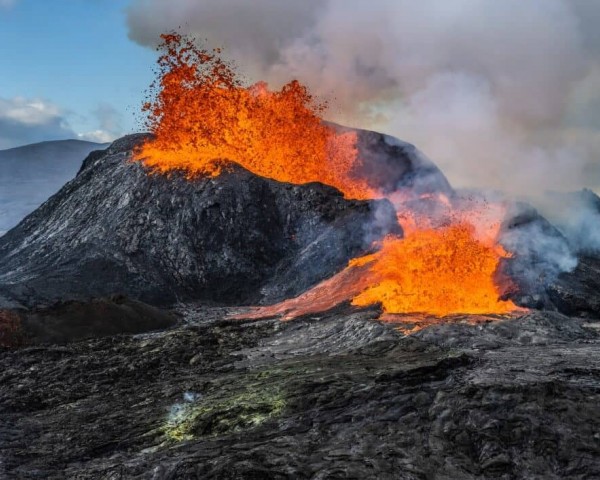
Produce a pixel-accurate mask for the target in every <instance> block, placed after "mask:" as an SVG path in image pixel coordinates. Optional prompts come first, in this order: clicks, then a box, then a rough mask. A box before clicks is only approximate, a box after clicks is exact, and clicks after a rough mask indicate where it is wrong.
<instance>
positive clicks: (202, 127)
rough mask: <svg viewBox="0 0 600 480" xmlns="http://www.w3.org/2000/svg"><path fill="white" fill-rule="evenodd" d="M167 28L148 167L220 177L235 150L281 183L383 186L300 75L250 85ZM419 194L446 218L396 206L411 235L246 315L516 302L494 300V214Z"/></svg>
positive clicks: (476, 308)
mask: <svg viewBox="0 0 600 480" xmlns="http://www.w3.org/2000/svg"><path fill="white" fill-rule="evenodd" d="M162 38H163V44H162V46H161V47H162V49H163V51H164V54H163V55H162V56H161V57H160V58H159V61H158V63H159V68H160V77H159V81H158V83H157V84H155V85H154V90H155V91H154V96H153V98H151V100H150V101H149V102H147V103H146V104H145V105H144V107H143V109H144V111H145V112H147V115H148V119H147V122H146V126H147V127H148V128H149V130H150V131H151V132H152V133H153V134H154V138H153V139H152V140H150V141H148V142H147V143H145V144H144V145H143V146H141V147H140V148H139V149H138V150H137V151H136V154H135V159H137V160H141V161H143V162H144V163H145V165H147V166H148V167H150V168H151V169H152V170H153V171H155V172H160V173H166V172H171V171H175V170H179V171H184V172H186V173H187V174H188V175H189V176H190V177H193V176H217V175H219V174H220V173H221V169H222V166H220V165H221V164H220V163H219V162H218V161H217V160H220V159H225V160H232V161H235V162H237V163H239V164H240V165H242V166H243V167H245V168H246V169H248V170H250V171H252V172H253V173H255V174H257V175H260V176H263V177H269V178H272V179H275V180H278V181H282V182H290V183H294V184H302V183H307V182H315V181H317V182H321V183H324V184H328V185H331V186H333V187H336V188H337V189H339V190H340V191H341V192H343V194H344V195H345V196H346V197H347V198H356V199H371V198H375V197H376V196H378V195H377V192H375V191H374V190H373V189H372V188H371V187H370V186H369V182H368V179H367V178H361V177H360V171H361V161H360V158H359V156H358V152H357V146H356V142H357V138H356V134H355V133H354V132H349V133H336V132H335V131H334V130H333V129H332V128H330V127H328V126H327V125H325V124H324V123H323V122H322V120H321V114H322V113H323V110H324V109H325V105H324V104H319V103H316V102H315V101H314V99H313V98H312V96H311V95H310V94H309V92H308V90H307V89H306V88H305V87H304V86H302V85H301V84H300V83H299V82H297V81H292V82H290V83H288V84H287V85H285V86H284V87H283V88H282V89H281V90H280V91H269V90H268V89H267V86H266V84H264V83H259V84H256V85H254V86H251V87H245V86H243V85H242V83H241V82H240V81H239V80H238V79H237V77H236V75H235V72H234V71H233V70H232V68H231V67H230V66H229V65H227V64H226V63H225V62H223V61H222V60H221V59H220V57H219V51H212V52H208V51H206V50H202V49H199V48H198V47H197V46H196V45H195V44H194V43H193V42H192V41H191V40H188V39H185V38H183V37H181V36H180V35H178V34H168V35H163V36H162ZM398 195H399V196H402V195H403V192H395V193H394V194H392V196H391V197H390V199H391V200H392V201H393V202H394V203H395V204H396V205H399V204H400V203H401V202H399V201H398V199H397V198H395V197H394V196H398ZM423 202H437V204H439V205H442V208H443V209H446V210H447V211H448V212H450V215H448V216H447V218H448V219H449V221H446V220H444V222H442V223H441V224H436V222H434V221H432V219H431V218H428V217H427V215H422V214H420V213H419V212H418V211H417V210H414V209H410V208H409V209H406V210H405V209H403V210H402V211H400V212H399V214H398V218H399V221H400V223H401V224H402V225H403V227H404V230H405V234H406V238H397V237H388V238H385V239H384V240H383V241H382V242H381V243H380V245H378V246H379V249H378V251H377V252H376V253H374V254H371V255H367V256H364V257H360V258H356V259H354V260H352V261H351V262H350V263H349V265H348V267H347V268H346V269H345V270H343V271H342V272H341V273H339V274H337V275H335V276H334V277H332V278H330V279H328V280H326V281H324V282H322V283H321V284H319V285H317V286H316V287H314V288H313V289H311V290H310V291H308V292H305V293H304V294H302V295H300V296H299V297H297V298H294V299H291V300H287V301H285V302H282V303H280V304H278V305H274V306H270V307H262V308H259V309H257V310H256V311H255V312H254V314H253V315H254V316H264V315H275V314H283V315H285V317H286V318H293V317H295V316H298V315H302V314H306V313H313V312H317V311H323V310H326V309H328V308H331V307H334V306H335V305H338V304H339V303H341V302H343V301H346V300H351V302H352V304H354V305H357V306H366V305H371V304H381V306H382V308H383V310H384V312H386V313H388V314H390V313H391V314H394V313H413V312H422V313H427V314H431V315H438V316H443V315H449V314H455V313H469V314H475V313H482V314H483V313H498V314H504V313H508V312H510V311H513V310H515V309H516V306H515V305H514V304H513V303H512V302H510V301H502V300H500V299H499V296H500V294H499V289H498V286H497V285H496V284H495V282H494V279H495V278H496V272H497V270H498V265H499V262H500V260H501V259H502V258H504V257H507V256H508V253H507V252H506V251H504V249H503V248H502V247H501V246H499V245H498V244H497V239H496V237H497V235H496V234H497V230H498V229H497V225H496V224H493V223H490V222H489V221H488V220H486V219H485V218H484V217H485V215H483V216H482V212H481V211H477V210H464V209H463V210H462V211H459V212H458V211H455V210H454V209H453V206H452V204H451V202H450V201H449V200H448V199H447V198H446V197H443V198H441V197H440V198H432V199H430V198H428V199H423ZM407 204H408V203H405V205H407ZM423 205H424V203H423ZM473 225H476V226H477V227H478V228H477V229H475V227H474V226H473ZM482 226H483V228H481V227H482ZM480 230H483V231H486V232H487V233H486V234H485V235H481V234H480ZM490 232H491V233H490ZM246 318H248V315H246Z"/></svg>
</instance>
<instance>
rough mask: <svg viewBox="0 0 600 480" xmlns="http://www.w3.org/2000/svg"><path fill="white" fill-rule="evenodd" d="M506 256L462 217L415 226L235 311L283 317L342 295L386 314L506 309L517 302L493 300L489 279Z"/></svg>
mask: <svg viewBox="0 0 600 480" xmlns="http://www.w3.org/2000/svg"><path fill="white" fill-rule="evenodd" d="M507 256H508V253H507V252H506V251H505V250H504V249H503V248H502V247H501V246H499V245H496V244H495V243H493V242H489V241H486V240H482V239H477V238H476V234H475V231H474V227H472V226H471V225H469V224H467V223H460V224H455V225H451V226H448V227H444V228H439V229H428V230H416V231H413V232H412V233H410V234H409V235H408V236H407V237H406V238H404V239H402V238H397V237H387V238H385V239H384V240H383V242H382V244H381V248H380V250H379V251H377V252H376V253H374V254H371V255H365V256H363V257H359V258H355V259H353V260H351V261H350V262H349V264H348V267H347V268H346V269H345V270H343V271H342V272H340V273H339V274H337V275H336V276H334V277H332V278H330V279H328V280H325V281H324V282H321V283H320V284H319V285H317V286H316V287H314V288H313V289H311V290H309V291H308V292H305V293H304V294H302V295H300V296H299V297H297V298H294V299H290V300H286V301H284V302H281V303H280V304H277V305H273V306H269V307H261V308H260V309H258V310H256V311H254V312H251V313H250V314H244V315H241V316H240V317H242V316H243V317H244V318H249V317H250V318H254V317H257V318H258V317H263V316H272V315H283V316H284V317H283V318H284V319H288V320H289V319H292V318H296V317H298V316H301V315H307V314H312V313H316V312H319V311H324V310H328V309H330V308H333V307H335V306H336V305H338V304H339V303H341V302H342V301H344V300H347V299H351V301H352V304H353V305H356V306H361V307H364V306H368V305H373V304H381V307H382V309H383V311H384V313H386V314H401V313H427V314H430V315H436V316H445V315H452V314H461V313H470V314H493V313H495V314H504V313H509V312H512V311H515V310H517V307H516V305H514V303H513V302H511V301H502V300H499V298H498V297H499V292H498V287H497V286H496V284H495V283H494V280H493V279H494V275H495V272H496V269H497V267H498V262H499V261H500V259H501V258H503V257H507ZM389 318H390V317H388V319H389Z"/></svg>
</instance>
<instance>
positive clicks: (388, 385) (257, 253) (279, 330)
mask: <svg viewBox="0 0 600 480" xmlns="http://www.w3.org/2000/svg"><path fill="white" fill-rule="evenodd" d="M343 130H344V131H346V129H343ZM356 134H357V138H358V139H359V142H358V144H357V148H358V149H359V150H360V151H361V152H362V154H363V155H364V158H368V159H369V161H368V162H366V163H365V165H366V166H368V167H371V168H373V169H374V170H378V168H377V166H378V164H377V162H379V165H381V166H383V167H384V169H388V173H387V174H385V175H382V176H381V177H380V178H381V182H382V183H381V185H382V188H396V187H397V186H400V187H401V188H399V190H402V191H403V192H404V193H403V195H404V196H405V197H406V198H407V200H406V202H407V204H413V203H414V202H417V204H419V205H421V206H422V207H423V208H425V210H426V211H429V210H430V209H431V208H434V207H435V208H438V207H439V205H438V203H439V202H437V200H435V201H433V203H432V200H428V199H431V198H437V197H438V195H442V198H446V197H448V198H453V197H456V196H458V193H457V192H455V191H453V190H452V189H451V187H450V186H449V184H448V182H447V181H446V179H445V177H444V176H443V174H442V173H441V172H440V171H439V170H438V169H437V168H436V167H435V165H433V164H432V163H431V162H429V161H428V160H427V159H425V158H424V157H423V156H422V155H421V154H420V153H419V152H418V151H417V150H416V149H415V148H414V147H412V146H410V145H408V144H405V143H403V142H400V141H397V140H395V139H392V138H391V137H387V136H385V135H381V134H378V133H375V132H367V131H356ZM149 138H151V137H149V136H148V135H133V136H128V137H124V138H122V139H120V140H117V141H116V142H114V143H113V144H112V145H111V146H109V147H108V148H107V149H106V150H99V151H95V152H92V153H91V154H90V155H89V156H88V157H87V158H86V159H85V161H84V162H83V165H82V167H81V169H80V171H79V173H78V174H77V176H76V177H75V178H74V179H73V180H72V181H70V182H69V183H67V184H66V185H65V186H64V187H63V188H62V189H61V190H60V191H59V192H58V193H57V194H56V195H54V196H53V197H51V198H50V199H49V200H48V201H47V202H46V203H45V204H43V205H42V206H41V207H40V208H38V209H37V210H36V211H35V212H33V213H32V214H30V215H29V216H28V217H26V218H25V219H24V220H23V221H22V222H21V223H20V224H19V225H17V226H16V227H15V228H14V229H12V230H10V231H9V232H8V233H7V234H6V235H4V236H3V237H2V238H0V285H1V287H0V288H1V292H2V302H3V306H4V308H5V311H4V313H2V315H0V327H7V326H9V327H11V328H14V329H18V326H19V322H20V324H21V330H20V331H18V333H19V339H20V341H19V344H25V345H27V344H28V343H30V344H37V346H35V347H29V348H27V347H26V348H20V349H16V350H14V349H2V346H1V345H2V340H3V338H2V335H0V362H1V364H2V365H3V369H2V371H1V372H0V385H1V386H0V413H1V415H2V419H3V420H2V422H0V456H1V458H2V463H0V472H1V473H2V475H4V476H5V477H6V478H29V477H33V476H38V477H39V476H43V477H44V478H57V479H58V478H74V477H77V478H90V479H91V478H102V477H106V478H111V477H114V476H115V475H120V476H121V477H123V478H134V477H136V476H138V477H139V476H142V477H143V476H154V478H193V477H194V476H198V475H199V476H200V477H202V478H272V479H280V478H289V477H295V478H348V477H351V476H360V477H362V478H369V477H377V478H429V477H430V476H431V475H433V473H432V472H433V471H436V472H438V473H439V472H443V473H444V475H446V476H447V477H448V478H452V477H455V478H456V477H465V478H481V479H483V478H491V477H498V476H500V477H501V476H502V475H505V476H508V477H509V478H526V477H527V476H528V475H529V473H527V474H523V472H522V470H521V469H522V468H523V465H528V467H527V469H528V470H527V472H531V473H532V474H535V475H539V476H543V477H545V478H559V477H565V476H566V477H568V478H586V477H589V475H590V474H591V475H592V476H594V475H596V474H598V475H600V464H599V463H598V461H597V458H599V457H598V454H600V450H599V449H598V441H597V438H596V436H597V433H596V432H597V431H598V429H600V423H598V416H597V413H596V411H597V402H598V394H597V392H598V389H599V388H600V384H599V382H598V378H597V375H596V374H597V369H598V361H597V349H598V343H599V338H600V337H599V336H598V333H597V331H598V327H599V325H600V324H599V323H598V321H597V318H598V312H599V311H600V310H599V306H600V296H599V295H598V293H597V292H598V283H597V282H598V278H600V277H599V276H598V272H599V268H600V260H599V259H598V257H595V256H594V255H593V253H592V252H585V255H583V254H582V256H580V258H579V259H578V264H577V267H576V268H575V269H574V270H571V271H570V272H563V273H557V270H556V265H557V262H559V260H560V258H562V257H561V256H560V255H558V254H559V253H560V252H563V249H564V248H568V245H569V242H568V239H567V238H566V237H565V236H564V235H563V234H562V233H561V231H560V230H559V229H557V228H556V227H554V226H552V225H551V224H550V223H549V222H548V221H547V220H545V219H544V218H543V217H542V216H541V215H539V213H537V212H536V211H535V210H533V209H532V208H530V207H526V206H523V205H516V204H515V205H513V207H514V209H513V210H512V211H507V215H506V218H505V221H504V222H503V224H502V225H500V227H499V228H500V230H499V233H500V238H502V239H503V240H502V241H503V243H505V244H506V246H507V248H509V247H510V248H511V251H515V252H518V253H519V254H518V255H517V254H515V255H513V256H511V257H508V258H505V259H504V260H503V263H502V270H503V271H504V274H505V275H508V276H510V277H511V278H512V279H513V281H514V286H515V288H514V290H512V291H509V292H506V295H509V296H511V297H512V298H513V301H515V302H516V303H518V304H521V305H524V306H528V307H529V308H530V309H532V308H533V309H539V311H538V312H536V311H535V310H526V311H519V312H515V313H512V314H508V315H503V316H502V315H451V316H446V317H444V318H442V319H440V318H438V317H435V316H432V315H427V314H414V315H403V316H400V318H399V317H393V318H391V319H390V318H389V316H388V317H385V316H382V314H381V309H380V308H379V307H378V306H377V305H374V306H367V307H364V306H363V307H358V306H351V305H349V302H348V301H347V300H348V298H346V297H345V296H342V297H340V298H338V300H339V302H338V301H336V299H335V298H333V297H330V295H329V293H327V294H326V295H325V299H326V300H327V302H325V303H326V305H325V307H323V303H320V302H322V300H323V299H322V298H320V299H318V298H317V299H315V297H314V296H313V297H310V295H309V299H311V305H313V306H317V307H319V306H320V307H322V308H313V309H312V310H311V311H309V312H304V313H302V312H301V314H300V315H298V316H297V317H296V319H295V320H294V321H293V322H285V323H282V322H281V321H280V320H279V318H278V316H277V315H278V313H277V312H275V313H274V312H272V311H266V312H264V311H263V313H262V315H261V314H260V310H259V314H257V313H256V311H250V312H249V311H248V309H247V308H245V307H242V305H243V304H256V303H264V304H272V303H274V302H279V301H283V304H285V302H286V301H292V300H290V299H293V298H294V297H297V298H300V299H302V296H303V295H307V294H308V293H310V292H312V291H313V290H314V289H317V290H316V291H317V292H318V291H319V288H320V287H319V286H320V285H321V284H322V283H323V282H328V281H331V280H332V279H335V278H337V277H338V276H340V275H342V276H343V275H347V271H346V268H347V264H348V262H349V261H350V260H351V259H353V258H357V257H358V258H361V257H360V256H361V255H366V256H367V257H368V256H369V255H373V254H374V252H373V242H375V243H377V242H378V241H379V240H381V239H383V238H389V236H390V235H391V236H392V237H393V238H395V239H398V241H402V236H403V235H405V234H406V235H408V234H409V232H403V231H402V228H401V227H400V226H399V224H398V222H397V215H396V209H395V206H394V205H392V204H391V203H390V201H389V200H386V199H380V200H350V199H346V198H344V196H343V195H342V193H341V192H339V191H337V190H336V189H334V188H332V187H329V186H326V185H323V184H319V183H309V184H305V185H295V184H290V183H283V182H279V181H276V180H272V179H269V178H264V177H260V176H258V175H256V174H254V173H251V172H249V171H248V170H246V169H244V168H243V167H241V166H239V165H238V164H236V163H233V162H225V161H223V162H221V163H220V166H219V168H220V169H221V170H222V171H221V173H220V175H219V176H216V177H199V178H189V177H188V176H187V175H186V173H185V172H178V171H173V172H170V173H169V174H168V175H163V174H157V173H152V171H151V169H149V167H147V166H145V165H144V164H143V163H141V162H138V161H135V160H134V156H135V151H136V148H137V146H139V145H140V144H141V143H142V142H145V141H148V139H149ZM392 186H393V187H392ZM419 199H421V200H419ZM540 234H543V235H542V236H540ZM540 238H543V239H545V240H544V242H543V243H542V244H539V242H538V241H539V239H540ZM549 250H551V251H553V252H554V253H555V254H556V255H557V256H555V257H552V258H549V257H548V255H546V254H547V252H548V251H549ZM382 251H384V250H382ZM359 268H360V266H359ZM500 273H502V272H499V274H500ZM540 275H545V277H546V278H545V279H544V281H536V279H539V277H540ZM351 280H352V279H351ZM338 291H339V290H338ZM116 294H126V295H127V296H129V297H131V299H126V298H124V297H122V296H118V295H116ZM107 296H108V297H107ZM97 297H102V298H97ZM286 299H287V300H286ZM140 300H141V301H142V302H147V303H151V304H154V305H157V306H162V307H165V306H170V307H171V313H167V312H164V311H161V310H159V309H157V308H155V307H152V306H149V305H146V304H144V303H141V302H140ZM198 302H200V303H198ZM302 306H303V307H304V306H305V304H304V305H302ZM267 308H268V307H267ZM6 309H9V310H6ZM556 310H559V311H562V312H564V313H566V314H567V315H571V316H567V315H564V314H561V313H558V312H556ZM6 312H8V313H6ZM287 313H289V310H287ZM234 317H235V318H236V319H234ZM273 317H274V318H273ZM440 320H442V321H440ZM399 325H403V328H401V329H399V328H398V326H399ZM411 325H412V326H413V327H414V326H417V327H418V328H412V327H411ZM165 328H166V330H165ZM157 329H159V331H155V332H153V333H145V334H144V333H142V334H138V335H128V334H130V333H136V332H137V333H139V332H144V331H148V330H157ZM407 330H408V331H410V332H411V334H410V335H405V334H404V333H402V332H406V331H407ZM6 332H7V329H6V328H4V334H6ZM415 332H416V333H415ZM0 333H2V332H1V331H0ZM86 337H101V338H86ZM5 344H6V343H5ZM15 345H16V344H15V343H13V344H12V346H13V347H14V346H15ZM532 362H533V363H532ZM24 391H26V394H24ZM66 405H68V406H69V407H68V408H65V406H66ZM42 432H44V433H43V434H42Z"/></svg>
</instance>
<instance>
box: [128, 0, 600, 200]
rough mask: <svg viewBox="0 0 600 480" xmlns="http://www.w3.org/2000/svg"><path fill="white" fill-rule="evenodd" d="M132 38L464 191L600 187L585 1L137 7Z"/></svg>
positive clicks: (150, 3) (594, 75) (191, 0)
mask: <svg viewBox="0 0 600 480" xmlns="http://www.w3.org/2000/svg"><path fill="white" fill-rule="evenodd" d="M127 14H128V25H129V34H130V37H131V38H132V39H133V40H135V41H136V42H138V43H140V44H142V45H147V46H149V47H153V46H155V44H156V43H157V41H158V35H159V34H160V33H162V32H164V31H166V30H170V29H174V28H178V27H180V28H181V30H182V31H183V32H184V33H191V34H194V35H196V36H197V37H199V38H206V39H207V42H208V44H209V45H210V46H223V47H225V48H226V52H227V54H228V55H230V56H231V57H232V58H233V59H234V60H235V61H236V62H237V63H238V65H239V66H240V68H241V70H242V71H244V72H247V74H248V76H249V78H248V80H249V81H256V80H259V79H266V80H267V81H269V82H271V83H272V84H273V85H274V86H278V85H280V84H281V83H283V82H286V81H288V80H290V79H291V78H297V79H299V80H300V81H301V82H303V83H305V84H307V85H308V86H309V87H310V88H311V90H312V91H313V92H314V93H316V94H318V95H320V96H322V97H325V98H329V99H332V100H333V101H332V104H333V108H332V110H331V111H330V112H329V117H330V119H331V120H334V121H338V122H341V123H345V124H350V125H353V126H358V127H365V128H373V129H379V130H383V131H385V132H387V133H390V134H392V135H394V136H397V137H399V138H402V139H403V140H406V141H409V142H412V143H414V144H416V145H417V146H418V147H419V148H420V149H421V150H423V151H424V152H425V153H426V154H427V155H428V156H429V157H430V158H432V159H433V160H434V161H435V162H436V163H437V164H438V165H439V166H440V167H441V168H442V170H443V171H444V173H446V174H447V176H448V177H449V179H450V181H451V182H452V183H453V185H455V186H458V187H468V186H477V187H493V188H499V189H502V190H505V191H510V192H511V193H527V194H529V193H532V191H536V192H539V191H542V190H545V189H553V190H572V189H577V188H581V187H582V186H587V187H590V188H598V187H599V186H600V164H599V162H598V158H600V133H599V129H598V127H599V126H600V114H598V111H600V110H599V109H598V106H600V62H599V61H598V60H599V58H600V35H599V34H598V33H597V32H598V30H597V28H596V25H595V22H594V20H593V19H594V18H598V14H600V4H597V3H596V2H586V1H585V0H529V1H527V2H522V1H520V0H504V1H502V2H498V1H496V0H455V1H452V2H448V1H447V0H424V1H421V2H414V1H412V0H375V1H373V2H362V1H360V0H343V1H342V0H309V1H303V2H281V1H278V0H260V1H255V2H247V1H244V0H220V1H218V2H217V1H211V0H172V1H170V2H162V1H160V0H134V2H133V3H132V5H131V6H130V7H129V10H128V12H127Z"/></svg>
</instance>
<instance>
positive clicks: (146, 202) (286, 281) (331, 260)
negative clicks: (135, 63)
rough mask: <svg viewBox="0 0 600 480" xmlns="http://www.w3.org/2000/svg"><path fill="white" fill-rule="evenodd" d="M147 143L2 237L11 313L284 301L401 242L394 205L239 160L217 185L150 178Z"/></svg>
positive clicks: (105, 159) (119, 148)
mask: <svg viewBox="0 0 600 480" xmlns="http://www.w3.org/2000/svg"><path fill="white" fill-rule="evenodd" d="M144 138H145V137H144V135H132V136H128V137H124V138H122V139H120V140H118V141H116V142H114V143H113V144H112V145H111V146H110V147H109V148H108V149H107V150H105V151H97V152H92V153H91V154H90V156H89V157H88V158H87V159H86V160H85V162H84V163H83V166H82V168H81V170H80V172H79V173H78V175H77V176H76V178H75V179H74V180H72V181H71V182H69V183H68V184H67V185H65V187H64V188H63V189H62V190H60V191H59V192H58V193H57V194H56V195H54V196H53V197H51V198H50V199H49V200H48V201H47V202H46V203H45V204H44V205H42V206H41V207H40V208H39V209H38V210H36V211H35V212H33V213H32V214H31V215H29V216H28V217H26V218H25V219H24V220H23V221H22V222H21V223H20V224H19V225H18V226H17V227H15V228H14V229H13V230H11V231H9V232H8V233H7V234H6V235H5V236H3V237H2V238H1V239H0V307H2V306H3V305H2V304H4V306H5V307H7V306H14V305H21V306H24V307H32V306H34V305H39V304H47V305H49V304H52V303H54V302H56V301H61V300H66V299H78V300H87V299H89V298H90V297H97V296H106V295H112V294H126V295H128V296H130V297H131V298H134V299H138V300H141V301H144V302H148V303H151V304H155V305H166V304H172V303H174V302H176V301H181V300H189V299H202V300H205V301H216V302H227V303H235V304H239V303H245V302H253V303H256V302H259V301H260V300H263V299H264V298H265V297H267V298H269V299H271V300H273V299H277V298H279V297H282V296H285V295H295V294H297V293H300V292H302V291H304V290H305V289H306V288H308V287H310V286H311V285H313V284H315V283H316V282H318V281H320V280H322V279H323V278H326V277H328V276H330V275H331V274H333V273H335V272H336V271H338V270H339V269H341V268H343V267H344V266H345V264H346V262H347V261H348V260H349V259H350V258H352V257H354V256H356V255H357V254H360V253H362V252H364V251H365V250H366V249H368V248H369V246H370V244H371V242H372V241H373V240H374V239H377V238H381V237H382V236H383V235H385V234H387V233H389V232H395V233H401V232H400V229H399V227H398V225H397V223H396V221H395V213H394V210H393V207H392V206H391V204H390V203H388V202H387V201H352V200H346V199H344V198H343V196H342V195H341V194H340V193H339V192H338V191H337V190H335V189H333V188H331V187H328V186H325V185H322V184H318V183H313V184H307V185H291V184H285V183H280V182H276V181H274V180H270V179H267V178H262V177H258V176H256V175H254V174H252V173H250V172H248V171H247V170H244V169H243V168H241V167H240V166H238V165H236V164H230V163H229V164H227V165H226V167H225V173H224V174H222V175H220V176H219V177H217V178H195V179H190V178H186V177H185V175H183V174H179V173H174V174H171V175H169V176H163V175H157V174H149V173H148V171H147V170H146V169H145V168H144V167H143V165H142V164H141V163H139V162H133V161H131V155H132V149H133V148H134V147H135V145H137V144H138V143H139V142H141V141H143V140H144ZM400 160H402V159H400ZM274 280H276V281H274ZM292 280H293V281H292ZM280 285H286V286H285V288H283V289H282V288H280Z"/></svg>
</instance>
